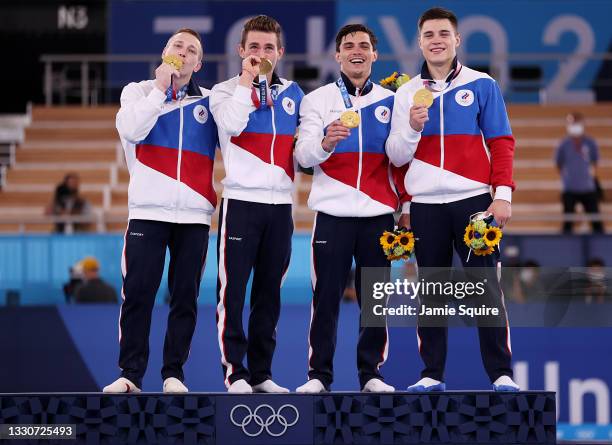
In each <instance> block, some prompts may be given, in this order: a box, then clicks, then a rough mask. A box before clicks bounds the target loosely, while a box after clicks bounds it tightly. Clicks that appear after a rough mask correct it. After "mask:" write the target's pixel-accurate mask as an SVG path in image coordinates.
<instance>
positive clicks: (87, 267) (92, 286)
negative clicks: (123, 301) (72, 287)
mask: <svg viewBox="0 0 612 445" xmlns="http://www.w3.org/2000/svg"><path fill="white" fill-rule="evenodd" d="M81 269H82V271H83V280H84V282H83V284H81V285H80V286H78V287H77V288H76V291H75V293H74V302H75V303H117V302H118V299H117V292H116V291H115V289H114V288H113V287H112V286H111V285H109V284H108V283H106V282H105V281H104V280H103V279H102V278H100V263H99V262H98V260H97V259H96V258H95V257H92V256H88V257H86V258H83V260H82V261H81Z"/></svg>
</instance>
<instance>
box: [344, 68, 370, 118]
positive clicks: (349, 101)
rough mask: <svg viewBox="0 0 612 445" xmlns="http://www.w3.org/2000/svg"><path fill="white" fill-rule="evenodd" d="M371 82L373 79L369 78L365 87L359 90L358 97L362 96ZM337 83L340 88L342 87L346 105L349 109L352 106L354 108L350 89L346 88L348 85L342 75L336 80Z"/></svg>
mask: <svg viewBox="0 0 612 445" xmlns="http://www.w3.org/2000/svg"><path fill="white" fill-rule="evenodd" d="M371 83H372V81H371V80H370V79H368V81H367V82H366V83H365V85H364V86H363V88H362V89H361V90H359V94H358V95H357V96H356V97H359V96H361V92H362V91H363V90H365V89H366V88H367V87H368V86H369V85H370V84H371ZM336 85H338V88H340V94H341V95H342V100H343V101H344V106H345V107H346V109H347V110H350V109H351V108H353V103H352V102H351V98H350V96H349V93H348V90H347V89H346V85H345V84H344V80H342V76H340V77H339V78H338V80H336Z"/></svg>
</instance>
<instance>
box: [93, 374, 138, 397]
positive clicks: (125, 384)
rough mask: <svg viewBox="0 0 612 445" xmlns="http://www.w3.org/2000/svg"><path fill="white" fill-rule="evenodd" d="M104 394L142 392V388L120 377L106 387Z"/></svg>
mask: <svg viewBox="0 0 612 445" xmlns="http://www.w3.org/2000/svg"><path fill="white" fill-rule="evenodd" d="M102 392H107V393H115V394H121V393H130V392H140V388H139V387H137V386H136V385H134V384H133V383H132V382H131V381H130V380H128V379H126V378H125V377H119V378H118V379H117V380H115V381H114V382H113V383H111V384H110V385H108V386H105V387H104V389H103V390H102Z"/></svg>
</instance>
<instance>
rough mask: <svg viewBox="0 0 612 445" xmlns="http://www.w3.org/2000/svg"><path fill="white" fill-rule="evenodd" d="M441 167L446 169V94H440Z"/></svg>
mask: <svg viewBox="0 0 612 445" xmlns="http://www.w3.org/2000/svg"><path fill="white" fill-rule="evenodd" d="M440 168H441V169H444V94H440Z"/></svg>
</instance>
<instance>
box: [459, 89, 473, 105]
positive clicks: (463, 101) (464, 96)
mask: <svg viewBox="0 0 612 445" xmlns="http://www.w3.org/2000/svg"><path fill="white" fill-rule="evenodd" d="M455 101H456V102H457V103H458V104H459V105H461V106H462V107H469V106H470V105H472V104H473V103H474V93H473V92H472V91H470V90H459V91H457V92H456V93H455Z"/></svg>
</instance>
